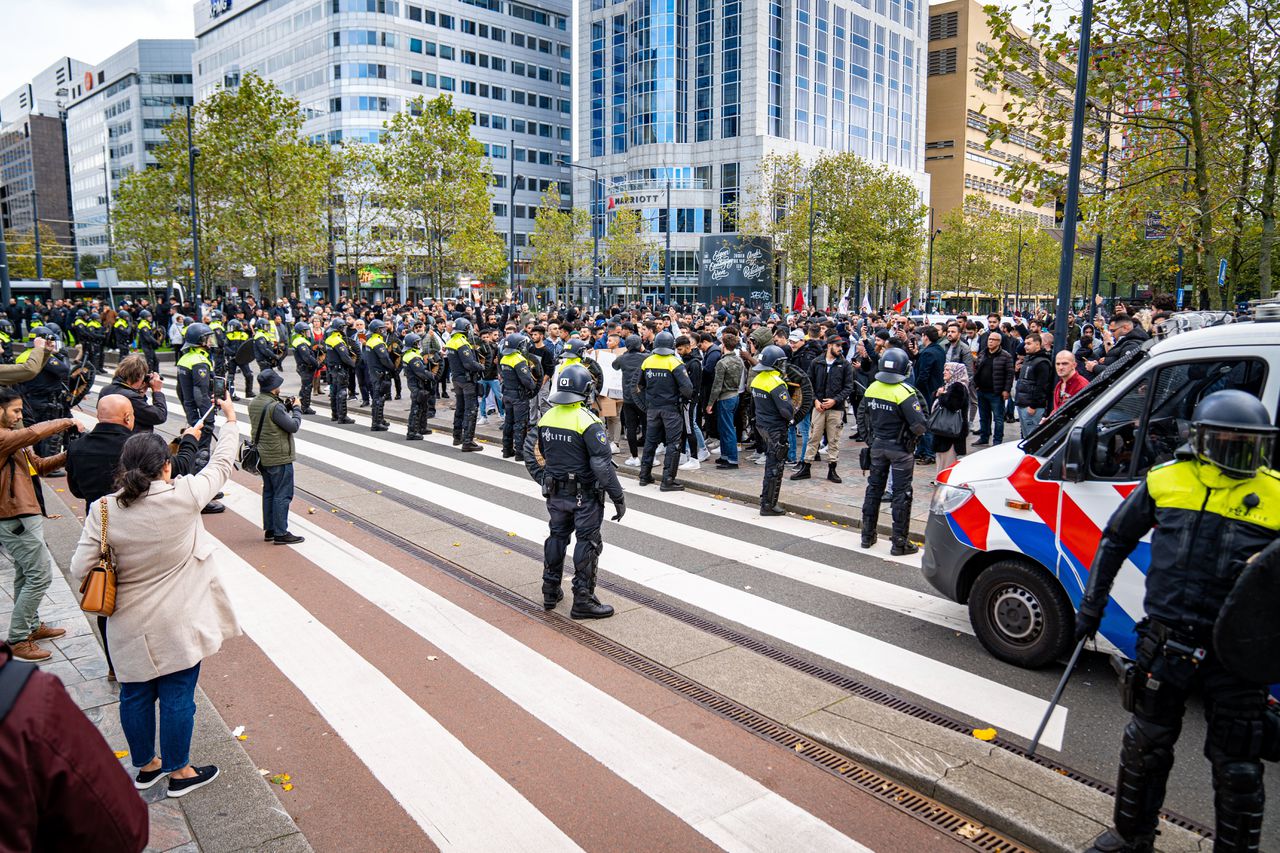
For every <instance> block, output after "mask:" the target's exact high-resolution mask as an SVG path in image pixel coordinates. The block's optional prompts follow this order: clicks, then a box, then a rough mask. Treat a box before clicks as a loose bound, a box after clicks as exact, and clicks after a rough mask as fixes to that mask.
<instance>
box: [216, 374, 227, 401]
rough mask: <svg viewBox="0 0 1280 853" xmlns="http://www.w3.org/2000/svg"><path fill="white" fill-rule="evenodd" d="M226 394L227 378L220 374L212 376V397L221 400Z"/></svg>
mask: <svg viewBox="0 0 1280 853" xmlns="http://www.w3.org/2000/svg"><path fill="white" fill-rule="evenodd" d="M225 396H227V380H225V379H223V378H222V377H221V376H215V377H213V399H215V400H221V399H222V398H223V397H225Z"/></svg>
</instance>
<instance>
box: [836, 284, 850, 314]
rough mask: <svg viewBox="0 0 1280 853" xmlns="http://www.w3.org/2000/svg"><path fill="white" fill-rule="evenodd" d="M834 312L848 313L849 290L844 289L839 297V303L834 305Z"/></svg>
mask: <svg viewBox="0 0 1280 853" xmlns="http://www.w3.org/2000/svg"><path fill="white" fill-rule="evenodd" d="M836 313H837V314H848V313H849V291H847V290H846V291H845V292H844V295H843V296H841V297H840V304H839V305H838V306H836Z"/></svg>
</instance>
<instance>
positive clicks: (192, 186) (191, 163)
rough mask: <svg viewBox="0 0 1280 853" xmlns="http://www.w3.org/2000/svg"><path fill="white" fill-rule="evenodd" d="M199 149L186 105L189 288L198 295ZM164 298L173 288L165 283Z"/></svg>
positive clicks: (170, 293) (171, 292)
mask: <svg viewBox="0 0 1280 853" xmlns="http://www.w3.org/2000/svg"><path fill="white" fill-rule="evenodd" d="M198 156H200V149H199V148H196V146H195V143H194V141H193V138H192V134H191V107H190V106H188V107H187V185H188V189H189V190H190V192H191V198H190V204H191V289H192V290H194V291H195V293H196V296H197V297H198V296H199V295H200V228H199V225H198V219H197V218H196V217H197V214H196V157H198ZM164 291H165V293H164V296H165V299H168V298H169V297H170V296H171V295H172V294H173V288H172V287H171V286H170V285H168V284H166V285H165V288H164Z"/></svg>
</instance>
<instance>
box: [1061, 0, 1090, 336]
mask: <svg viewBox="0 0 1280 853" xmlns="http://www.w3.org/2000/svg"><path fill="white" fill-rule="evenodd" d="M1092 27H1093V0H1084V5H1083V7H1082V8H1081V10H1080V50H1079V57H1078V61H1077V63H1076V94H1075V108H1074V110H1073V112H1072V115H1071V156H1070V159H1069V161H1068V165H1067V201H1066V204H1065V205H1064V206H1063V211H1062V214H1063V219H1062V262H1061V263H1060V264H1059V266H1058V305H1057V309H1056V310H1055V312H1054V326H1053V332H1054V335H1053V338H1054V340H1056V341H1063V342H1065V341H1066V340H1067V314H1068V313H1069V312H1070V311H1071V274H1072V272H1073V271H1074V267H1075V260H1076V218H1077V215H1078V212H1079V209H1080V155H1081V153H1082V152H1083V150H1084V119H1085V106H1086V102H1085V96H1086V94H1087V89H1088V85H1089V34H1090V30H1091V29H1092Z"/></svg>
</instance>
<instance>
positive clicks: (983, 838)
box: [297, 489, 1032, 853]
mask: <svg viewBox="0 0 1280 853" xmlns="http://www.w3.org/2000/svg"><path fill="white" fill-rule="evenodd" d="M297 491H298V493H299V494H305V495H307V497H308V499H309V500H310V501H311V502H313V503H316V504H321V505H324V506H325V507H326V508H327V509H337V510H338V512H337V515H338V517H339V518H341V519H342V520H344V521H348V522H352V523H353V524H354V525H355V526H356V527H359V528H360V529H361V530H364V531H365V532H366V533H369V534H370V535H372V536H374V537H375V538H377V539H380V540H382V541H383V542H386V543H388V544H390V545H393V546H394V547H396V548H398V549H399V550H401V551H404V552H405V553H407V554H410V555H412V556H413V557H414V558H415V559H417V560H420V561H421V562H423V563H426V564H427V565H429V566H431V567H432V568H434V569H436V570H438V571H441V572H444V573H445V574H447V575H449V576H450V577H452V578H454V579H455V580H458V581H460V582H462V583H464V584H466V585H467V586H469V587H472V588H473V589H476V590H479V591H480V592H482V593H484V594H485V595H487V596H489V597H490V598H493V599H495V600H497V601H499V602H501V603H502V604H504V605H506V606H508V607H510V608H512V609H514V610H516V611H519V612H520V613H522V614H523V615H525V616H527V617H529V618H531V619H536V620H538V621H539V622H542V623H543V624H545V625H547V626H549V627H551V628H553V629H554V630H556V631H558V632H560V633H561V634H564V635H566V636H568V637H570V638H572V639H573V640H575V641H576V642H578V643H580V644H581V645H583V646H586V647H588V648H590V649H592V650H593V651H595V652H598V653H600V654H602V655H604V656H606V657H608V658H610V659H611V660H613V661H615V662H617V663H619V664H621V665H623V666H625V667H627V668H628V669H630V670H632V671H634V672H637V673H639V674H641V675H643V676H645V677H646V678H648V679H650V680H651V681H654V682H656V683H658V684H661V685H663V686H664V687H667V688H668V689H670V690H672V691H674V692H676V693H679V694H680V695H681V696H684V697H685V698H687V699H690V700H692V701H694V702H696V703H698V704H699V705H701V706H702V707H704V708H706V709H707V710H709V711H712V712H714V713H715V714H717V715H719V716H721V717H723V718H725V719H727V720H729V721H731V722H733V723H736V724H737V725H738V726H740V727H741V728H744V729H746V730H748V731H750V732H752V733H753V734H755V735H757V736H758V737H761V738H763V739H765V740H768V741H770V742H772V743H775V744H778V745H780V746H784V747H786V748H787V749H788V750H789V751H791V752H792V753H794V754H796V755H798V756H800V757H801V758H803V759H805V760H806V761H808V762H809V763H810V764H813V765H815V766H817V767H819V768H821V769H822V770H825V771H826V772H828V773H831V774H833V775H835V776H838V777H840V778H842V779H844V780H846V781H848V782H850V783H852V784H854V785H856V786H857V787H859V788H860V789H862V790H863V791H865V792H867V793H869V794H871V795H872V796H875V797H876V798H878V799H880V800H883V801H884V802H886V803H888V804H890V805H892V806H894V807H895V808H897V809H899V810H900V811H902V812H905V813H906V814H909V815H911V816H912V817H915V818H916V819H918V820H921V821H923V822H925V823H927V824H929V825H930V826H931V827H933V828H934V829H936V830H938V831H940V832H943V833H945V834H947V835H949V836H951V837H952V838H954V839H955V840H957V841H959V842H961V843H963V844H965V845H968V846H970V847H972V848H974V849H976V850H988V851H997V853H1032V851H1031V850H1030V848H1027V847H1024V846H1022V845H1020V844H1018V843H1016V842H1014V841H1012V840H1010V839H1009V838H1007V837H1005V836H1003V835H1000V834H999V833H997V832H995V831H994V830H992V829H990V828H988V827H986V826H985V825H983V824H981V823H978V822H977V821H974V820H971V819H969V818H967V817H965V816H964V815H962V814H960V813H959V812H956V811H954V810H953V809H951V808H949V807H947V806H944V805H942V804H941V803H939V802H937V801H935V800H932V799H930V798H928V797H925V796H923V795H921V794H919V793H917V792H915V791H913V790H911V789H910V788H907V787H905V786H903V785H899V784H898V783H897V782H894V781H892V780H891V779H888V778H886V777H884V776H881V775H880V774H879V773H876V772H875V771H873V770H869V769H867V768H866V767H863V766H861V765H859V764H857V763H856V762H854V761H853V760H852V759H850V758H848V757H847V756H844V755H841V754H840V753H838V752H835V751H834V750H831V749H828V748H827V747H825V746H822V745H821V744H819V743H815V742H814V741H813V740H811V739H810V738H807V737H804V736H802V735H800V734H798V733H796V732H794V731H791V730H790V729H788V728H786V727H785V726H782V725H779V724H778V723H776V722H774V721H773V720H770V719H769V718H767V717H764V716H761V715H760V714H758V713H756V712H755V711H753V710H752V709H750V708H747V707H746V706H744V705H741V704H739V703H738V702H735V701H734V700H732V699H729V698H728V697H726V696H723V695H721V694H719V693H716V692H715V691H713V690H709V689H708V688H707V687H705V686H703V685H702V684H699V683H698V682H696V681H691V680H690V679H688V678H685V677H684V676H682V675H680V674H679V673H677V672H674V671H672V670H670V669H668V668H667V667H665V666H662V665H661V664H659V663H656V662H655V661H652V660H650V659H649V658H647V657H644V656H643V655H641V654H638V653H636V652H634V651H632V650H631V649H629V648H627V647H625V646H622V645H619V644H618V643H615V642H614V641H613V640H610V639H608V638H607V637H603V636H601V635H599V634H597V633H595V632H594V631H591V630H588V629H587V628H584V627H582V626H581V625H579V624H578V623H577V622H574V621H572V620H571V619H567V618H565V617H564V616H561V615H558V614H556V613H555V612H553V611H550V612H549V611H546V610H543V609H542V607H541V605H539V604H536V603H535V602H532V601H530V600H529V599H527V598H525V597H523V596H521V595H519V594H517V593H515V592H512V591H511V590H509V589H507V588H506V587H504V586H500V585H498V584H496V583H494V582H493V581H490V580H488V579H486V578H483V577H480V576H478V575H476V574H474V573H473V572H471V571H468V570H467V569H465V568H463V567H462V566H459V565H458V564H456V563H453V562H451V561H449V560H448V559H446V558H445V557H442V556H440V555H439V554H436V553H434V552H432V551H428V550H427V549H425V548H423V547H421V546H420V545H416V544H414V543H413V542H412V541H410V540H408V539H405V538H404V537H402V536H398V535H396V534H394V533H392V532H390V531H388V530H386V529H385V528H382V527H380V526H378V525H377V524H374V523H373V522H371V521H368V520H366V519H364V518H361V517H359V516H355V515H352V514H350V513H348V512H347V511H346V510H343V509H342V508H341V507H336V506H335V505H333V504H330V503H329V502H328V501H326V500H325V499H324V498H322V497H320V496H319V495H316V494H314V493H311V492H307V491H305V490H303V489H298V490H297ZM391 499H392V500H395V498H391ZM398 502H400V501H398ZM469 532H470V531H469ZM503 544H504V546H505V547H510V546H511V545H513V544H515V543H511V542H505V543H503ZM512 550H523V549H515V548H512ZM539 558H540V556H539Z"/></svg>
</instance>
